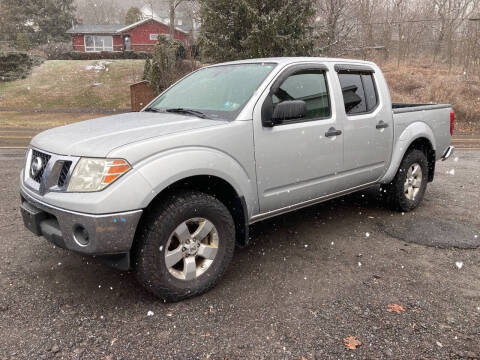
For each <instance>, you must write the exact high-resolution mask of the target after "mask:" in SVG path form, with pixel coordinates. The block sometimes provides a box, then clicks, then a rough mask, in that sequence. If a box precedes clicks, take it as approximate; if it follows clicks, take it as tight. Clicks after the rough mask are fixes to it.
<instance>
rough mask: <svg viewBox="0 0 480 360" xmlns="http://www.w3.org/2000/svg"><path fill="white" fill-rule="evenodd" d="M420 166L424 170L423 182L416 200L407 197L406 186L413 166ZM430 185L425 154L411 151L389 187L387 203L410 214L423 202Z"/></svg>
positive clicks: (404, 158)
mask: <svg viewBox="0 0 480 360" xmlns="http://www.w3.org/2000/svg"><path fill="white" fill-rule="evenodd" d="M415 163H417V164H419V165H420V168H421V169H422V181H421V185H420V188H419V191H418V194H417V195H416V196H415V199H414V200H410V199H408V198H407V196H406V195H405V191H404V184H405V181H406V178H407V172H408V169H409V168H410V166H412V165H413V164H415ZM427 183H428V161H427V157H426V155H425V153H424V152H423V151H420V150H415V149H414V150H410V151H409V152H407V153H406V154H405V156H404V157H403V160H402V162H401V163H400V167H399V168H398V171H397V174H396V175H395V178H394V179H393V180H392V182H391V183H390V184H388V185H387V187H386V190H387V201H388V204H389V206H390V207H391V208H392V209H393V210H396V211H403V212H409V211H412V210H413V209H415V208H416V207H417V206H418V205H419V204H420V203H421V202H422V200H423V197H424V195H425V191H426V190H427Z"/></svg>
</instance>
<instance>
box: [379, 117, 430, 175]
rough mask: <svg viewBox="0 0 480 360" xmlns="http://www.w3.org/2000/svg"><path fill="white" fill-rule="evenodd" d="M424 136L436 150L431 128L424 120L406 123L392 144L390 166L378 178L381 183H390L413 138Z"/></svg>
mask: <svg viewBox="0 0 480 360" xmlns="http://www.w3.org/2000/svg"><path fill="white" fill-rule="evenodd" d="M422 138H425V139H427V140H428V141H429V142H430V144H431V145H432V149H433V150H434V151H436V142H435V136H434V134H433V130H432V129H431V128H430V126H428V125H427V124H426V123H424V122H415V123H413V124H410V125H408V126H407V127H406V128H405V129H404V130H403V132H402V133H401V134H400V136H399V137H398V141H397V142H396V143H395V144H394V149H393V152H392V158H391V161H390V166H389V167H388V170H387V172H386V173H385V175H384V176H383V177H382V178H381V179H380V181H379V182H380V183H381V184H388V183H390V182H391V181H392V180H393V178H394V177H395V175H396V173H397V171H398V168H399V167H400V163H401V162H402V160H403V157H404V156H405V153H406V152H407V150H408V149H409V147H410V145H412V143H413V142H414V141H415V140H418V139H422Z"/></svg>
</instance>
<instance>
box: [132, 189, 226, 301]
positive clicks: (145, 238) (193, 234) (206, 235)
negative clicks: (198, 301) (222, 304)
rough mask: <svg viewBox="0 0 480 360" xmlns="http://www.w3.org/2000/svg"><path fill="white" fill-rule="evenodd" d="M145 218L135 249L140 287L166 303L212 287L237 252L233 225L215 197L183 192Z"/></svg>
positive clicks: (163, 203)
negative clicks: (142, 286)
mask: <svg viewBox="0 0 480 360" xmlns="http://www.w3.org/2000/svg"><path fill="white" fill-rule="evenodd" d="M147 216H148V218H147V220H146V222H145V224H144V227H143V228H142V229H141V231H140V234H139V237H138V239H137V241H138V243H137V246H136V251H135V268H136V273H137V278H138V280H139V281H140V283H142V284H143V285H144V286H145V287H146V288H147V289H148V290H149V291H151V292H152V293H153V294H155V295H156V296H158V297H159V298H161V299H164V300H166V301H179V300H182V299H186V298H189V297H192V296H196V295H199V294H201V293H204V292H206V291H207V290H209V289H210V288H212V287H213V286H214V285H215V284H216V283H217V282H218V280H219V279H220V278H221V276H222V275H223V273H224V272H225V270H226V269H227V267H228V265H229V264H230V261H231V259H232V256H233V251H234V248H235V225H234V222H233V219H232V216H231V214H230V212H229V211H228V209H227V208H226V207H225V205H224V204H223V203H222V202H220V201H219V200H217V199H216V198H214V197H213V196H210V195H207V194H204V193H201V192H196V191H184V192H180V193H177V194H174V195H172V196H170V197H168V198H167V199H165V200H164V201H163V202H162V204H161V205H160V206H159V207H158V208H156V209H153V210H152V211H151V213H150V214H148V215H147Z"/></svg>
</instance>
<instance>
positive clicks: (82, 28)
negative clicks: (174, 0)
mask: <svg viewBox="0 0 480 360" xmlns="http://www.w3.org/2000/svg"><path fill="white" fill-rule="evenodd" d="M150 20H152V21H156V22H158V23H160V24H163V25H165V26H169V25H168V24H165V23H164V22H163V21H160V20H159V19H155V18H148V19H143V20H140V21H137V22H135V23H133V24H130V25H124V24H123V25H122V24H116V25H90V24H84V25H83V24H82V25H74V26H73V27H72V28H71V29H68V30H67V34H120V33H122V32H124V31H127V30H130V29H132V28H134V27H137V26H139V25H142V24H143V23H146V22H148V21H150ZM175 30H176V31H180V32H183V33H185V34H188V32H187V31H185V30H182V29H180V28H178V27H175Z"/></svg>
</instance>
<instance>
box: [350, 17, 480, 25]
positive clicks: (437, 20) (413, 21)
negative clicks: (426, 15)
mask: <svg viewBox="0 0 480 360" xmlns="http://www.w3.org/2000/svg"><path fill="white" fill-rule="evenodd" d="M454 20H462V21H465V20H470V21H480V19H471V18H458V19H453V18H449V19H416V20H402V21H398V20H393V21H381V22H371V23H359V25H398V24H410V23H420V22H439V21H454Z"/></svg>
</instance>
